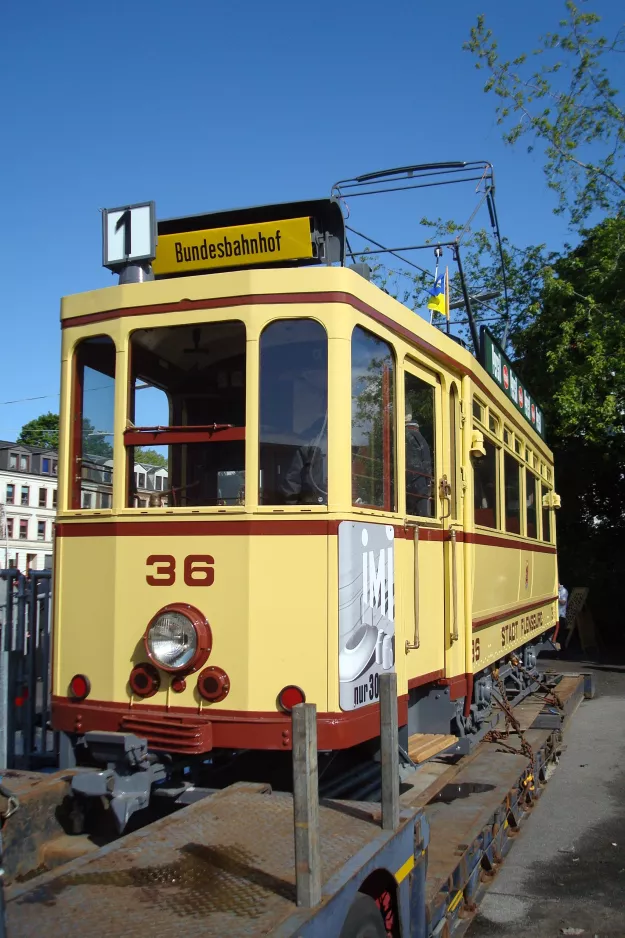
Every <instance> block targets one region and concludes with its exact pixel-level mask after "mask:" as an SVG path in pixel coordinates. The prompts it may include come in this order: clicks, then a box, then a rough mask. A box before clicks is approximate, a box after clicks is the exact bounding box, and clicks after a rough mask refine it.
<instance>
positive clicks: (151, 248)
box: [102, 202, 156, 270]
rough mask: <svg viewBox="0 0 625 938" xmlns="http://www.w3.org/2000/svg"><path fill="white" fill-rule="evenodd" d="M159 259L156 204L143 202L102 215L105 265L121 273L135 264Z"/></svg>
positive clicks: (107, 209) (107, 211)
mask: <svg viewBox="0 0 625 938" xmlns="http://www.w3.org/2000/svg"><path fill="white" fill-rule="evenodd" d="M155 256H156V209H155V205H154V202H141V203H139V204H137V205H125V206H122V207H121V208H106V209H104V210H103V212H102V264H103V266H104V267H108V268H110V269H111V270H118V269H119V268H120V267H123V266H124V265H125V264H131V263H133V262H135V261H151V260H154V257H155Z"/></svg>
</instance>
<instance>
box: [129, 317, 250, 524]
mask: <svg viewBox="0 0 625 938" xmlns="http://www.w3.org/2000/svg"><path fill="white" fill-rule="evenodd" d="M130 369H131V374H130V395H129V401H130V406H129V414H128V421H127V423H128V426H127V429H126V432H125V435H124V436H125V443H126V446H127V448H128V451H129V459H128V468H129V473H128V475H129V478H128V505H129V506H130V507H158V506H162V505H168V506H181V507H185V506H190V507H193V506H211V505H237V504H242V503H243V500H244V491H245V326H244V325H243V323H241V322H212V323H198V324H196V325H185V326H167V327H162V328H156V329H139V330H137V331H135V332H133V333H132V335H131V339H130Z"/></svg>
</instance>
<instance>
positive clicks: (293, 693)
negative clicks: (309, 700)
mask: <svg viewBox="0 0 625 938" xmlns="http://www.w3.org/2000/svg"><path fill="white" fill-rule="evenodd" d="M301 703H306V694H305V693H304V691H303V690H302V689H301V687H296V685H295V684H289V685H288V686H287V687H283V688H282V690H281V691H280V693H279V694H278V706H279V707H280V709H281V710H284V711H285V712H286V713H290V712H291V710H292V709H293V707H294V706H295V705H296V704H301Z"/></svg>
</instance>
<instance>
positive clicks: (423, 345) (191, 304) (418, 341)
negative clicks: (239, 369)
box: [61, 290, 551, 462]
mask: <svg viewBox="0 0 625 938" xmlns="http://www.w3.org/2000/svg"><path fill="white" fill-rule="evenodd" d="M305 303H306V304H310V303H344V304H346V305H347V306H351V307H352V308H353V309H357V310H358V311H359V312H361V313H363V314H364V315H365V316H369V317H370V318H371V319H373V320H375V322H378V323H380V324H381V325H383V326H385V327H386V328H387V329H389V330H390V331H391V332H394V333H395V335H399V336H401V337H402V338H404V339H406V340H407V341H408V342H410V343H411V344H412V345H416V346H417V348H420V349H422V350H423V351H424V352H427V353H428V355H430V356H431V357H432V358H433V359H435V360H436V361H438V362H441V363H442V364H443V365H446V366H447V367H448V368H451V369H452V370H453V371H455V372H456V373H457V374H462V375H470V376H471V378H472V380H473V381H475V383H476V384H477V385H478V387H479V388H480V389H481V390H482V391H483V393H484V394H486V396H487V397H488V398H489V399H490V400H491V401H494V403H496V404H497V406H500V405H499V404H498V402H497V400H496V398H495V396H494V394H493V392H492V390H491V389H490V388H488V387H487V386H486V385H485V384H484V381H483V380H482V378H481V377H480V376H479V375H478V374H477V373H476V372H475V371H474V370H473V369H472V368H471V367H468V366H466V365H463V364H462V363H461V362H459V361H458V360H457V359H456V358H453V357H452V356H451V355H448V354H447V353H446V352H441V350H440V349H438V348H436V346H435V345H432V344H431V343H430V342H428V341H426V340H425V339H423V338H422V337H421V336H419V335H417V334H416V333H415V332H412V330H410V329H406V327H405V326H401V325H400V324H399V323H398V322H395V320H394V319H391V318H390V317H389V316H385V315H384V313H380V312H378V310H376V309H374V308H373V307H372V306H369V305H368V303H365V302H363V300H361V299H359V298H358V297H356V296H353V294H351V293H346V292H344V291H342V290H329V291H324V292H319V293H259V294H256V293H251V294H248V295H247V296H224V297H209V298H206V299H203V300H179V301H178V302H176V303H157V304H155V305H152V306H133V307H128V308H126V309H110V310H103V311H102V312H100V313H87V314H86V315H84V316H73V317H72V318H69V319H63V320H61V328H62V329H68V328H71V327H72V326H86V325H88V324H90V323H94V322H106V321H107V320H110V319H122V318H126V317H128V316H148V315H154V314H159V313H178V312H186V311H191V310H204V309H229V308H234V307H237V306H251V305H254V306H260V305H289V304H305ZM485 374H486V372H485ZM489 380H491V381H492V383H493V384H495V382H494V380H493V379H492V378H490V377H489ZM506 419H507V420H508V422H509V423H512V424H514V426H515V427H516V428H517V429H518V430H521V432H523V433H526V432H527V429H528V426H529V425H528V426H526V425H523V424H521V423H520V422H519V421H518V420H516V418H515V416H513V415H512V414H511V413H509V412H507V411H506ZM534 432H536V431H534ZM536 435H537V434H536ZM533 445H534V447H535V448H536V449H537V450H538V451H539V452H540V453H541V455H543V456H544V458H545V459H547V460H549V461H550V462H551V455H550V453H549V451H548V450H546V449H543V448H542V447H541V446H540V445H538V444H537V443H536V442H535V441H533Z"/></svg>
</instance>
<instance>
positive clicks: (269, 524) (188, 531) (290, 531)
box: [56, 517, 556, 554]
mask: <svg viewBox="0 0 625 938" xmlns="http://www.w3.org/2000/svg"><path fill="white" fill-rule="evenodd" d="M363 520H366V521H367V522H368V523H369V524H373V523H384V522H383V521H378V520H377V519H374V520H372V519H371V518H366V519H363ZM339 524H341V521H340V520H328V519H326V518H323V519H321V518H302V519H301V520H300V519H297V520H296V519H293V518H267V519H265V518H254V519H253V520H252V519H246V520H239V519H238V518H237V517H232V518H231V520H228V521H226V520H224V518H219V519H215V520H214V521H210V520H201V521H199V520H198V521H186V520H185V521H177V520H176V519H174V518H172V519H171V520H163V519H159V520H156V519H155V520H154V521H144V520H141V521H109V520H108V519H104V518H103V519H102V520H99V521H82V520H78V519H76V520H73V519H72V520H71V521H57V522H56V536H57V537H150V536H153V537H159V536H162V537H165V536H168V535H169V536H171V537H193V536H201V535H212V536H213V537H226V536H229V537H235V536H237V535H245V536H248V537H249V536H250V535H274V536H276V535H283V536H305V537H307V536H309V535H315V534H318V535H325V536H335V535H337V534H338V529H339ZM393 529H394V531H395V537H396V538H398V539H400V540H401V539H406V540H413V539H414V528H404V526H403V525H402V524H395V525H393ZM448 539H449V531H445V530H443V529H442V528H426V527H419V540H420V541H433V542H438V543H441V542H443V541H447V540H448ZM456 540H457V541H458V542H462V541H467V543H469V544H484V545H486V546H488V547H504V548H508V549H509V550H523V551H528V552H536V551H538V552H540V553H549V554H555V553H556V549H555V547H552V546H547V545H545V544H536V543H535V542H533V541H532V542H528V541H521V540H512V539H511V538H504V537H498V536H496V535H493V536H491V535H489V534H469V533H465V532H464V531H459V530H457V531H456Z"/></svg>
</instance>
